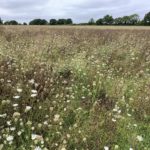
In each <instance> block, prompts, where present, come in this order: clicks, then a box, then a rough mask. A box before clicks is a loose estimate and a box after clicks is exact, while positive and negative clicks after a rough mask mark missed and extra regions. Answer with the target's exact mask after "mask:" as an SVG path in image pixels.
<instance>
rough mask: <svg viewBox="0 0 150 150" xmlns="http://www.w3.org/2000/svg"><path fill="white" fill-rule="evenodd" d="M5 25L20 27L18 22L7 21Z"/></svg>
mask: <svg viewBox="0 0 150 150" xmlns="http://www.w3.org/2000/svg"><path fill="white" fill-rule="evenodd" d="M4 24H5V25H18V24H19V23H18V22H17V21H16V20H11V21H6V22H5V23H4Z"/></svg>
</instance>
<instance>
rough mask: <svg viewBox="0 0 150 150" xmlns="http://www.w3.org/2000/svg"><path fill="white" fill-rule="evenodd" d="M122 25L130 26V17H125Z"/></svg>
mask: <svg viewBox="0 0 150 150" xmlns="http://www.w3.org/2000/svg"><path fill="white" fill-rule="evenodd" d="M122 24H123V25H129V24H130V16H123V18H122Z"/></svg>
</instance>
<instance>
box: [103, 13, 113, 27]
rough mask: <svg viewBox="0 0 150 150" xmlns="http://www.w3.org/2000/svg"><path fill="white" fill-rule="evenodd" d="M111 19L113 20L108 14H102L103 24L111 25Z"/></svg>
mask: <svg viewBox="0 0 150 150" xmlns="http://www.w3.org/2000/svg"><path fill="white" fill-rule="evenodd" d="M113 21H114V19H113V17H112V16H110V15H106V16H104V18H103V22H104V24H105V25H112V24H113Z"/></svg>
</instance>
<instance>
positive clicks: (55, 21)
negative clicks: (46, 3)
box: [49, 19, 57, 25]
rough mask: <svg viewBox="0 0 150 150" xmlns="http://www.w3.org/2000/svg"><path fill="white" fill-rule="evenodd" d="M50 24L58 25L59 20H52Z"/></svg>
mask: <svg viewBox="0 0 150 150" xmlns="http://www.w3.org/2000/svg"><path fill="white" fill-rule="evenodd" d="M49 24H50V25H57V20H56V19H51V20H50V21H49Z"/></svg>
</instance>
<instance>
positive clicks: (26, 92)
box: [0, 26, 150, 150]
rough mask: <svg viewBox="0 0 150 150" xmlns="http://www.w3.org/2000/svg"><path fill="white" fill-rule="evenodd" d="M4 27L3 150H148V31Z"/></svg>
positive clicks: (0, 44)
mask: <svg viewBox="0 0 150 150" xmlns="http://www.w3.org/2000/svg"><path fill="white" fill-rule="evenodd" d="M137 28H139V29H138V30H137V29H136V28H131V27H129V29H128V28H127V27H126V28H122V29H119V28H118V27H116V28H115V27H111V28H108V27H107V29H106V28H105V27H103V28H102V29H99V28H95V27H93V28H92V27H90V28H88V27H81V28H80V27H59V26H58V27H42V26H41V27H36V26H35V27H31V26H26V27H23V26H22V27H21V26H17V27H13V26H1V27H0V150H103V149H104V150H150V30H149V28H148V27H147V28H146V27H145V28H142V27H137Z"/></svg>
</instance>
